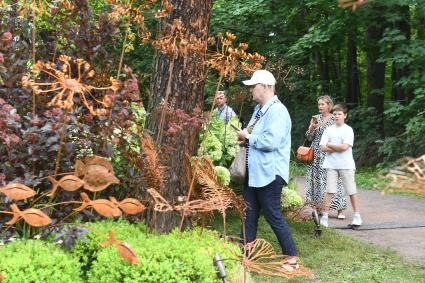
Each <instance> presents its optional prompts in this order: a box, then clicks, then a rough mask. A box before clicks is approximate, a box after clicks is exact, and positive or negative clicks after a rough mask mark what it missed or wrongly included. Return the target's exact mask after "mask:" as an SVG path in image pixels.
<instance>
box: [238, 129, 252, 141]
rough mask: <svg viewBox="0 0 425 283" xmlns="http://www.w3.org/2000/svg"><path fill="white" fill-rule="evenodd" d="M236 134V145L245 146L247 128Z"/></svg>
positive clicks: (247, 136)
mask: <svg viewBox="0 0 425 283" xmlns="http://www.w3.org/2000/svg"><path fill="white" fill-rule="evenodd" d="M236 134H237V135H238V144H245V140H246V139H249V133H248V129H247V128H245V129H243V130H242V131H237V132H236Z"/></svg>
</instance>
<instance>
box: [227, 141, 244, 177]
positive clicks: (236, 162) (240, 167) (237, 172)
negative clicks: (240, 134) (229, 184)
mask: <svg viewBox="0 0 425 283" xmlns="http://www.w3.org/2000/svg"><path fill="white" fill-rule="evenodd" d="M229 171H230V178H231V179H232V181H234V182H235V183H238V184H243V182H244V181H245V176H246V147H244V146H243V147H240V149H239V152H238V153H236V156H235V159H233V162H232V165H230V168H229Z"/></svg>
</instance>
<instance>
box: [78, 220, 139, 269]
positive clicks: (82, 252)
mask: <svg viewBox="0 0 425 283" xmlns="http://www.w3.org/2000/svg"><path fill="white" fill-rule="evenodd" d="M87 226H88V228H89V229H90V232H89V233H87V235H86V237H87V240H88V241H81V240H80V241H77V243H76V244H75V247H74V249H73V251H72V252H73V254H74V255H75V257H77V258H78V259H79V261H80V262H81V265H82V269H83V270H84V272H87V271H88V270H89V269H90V267H91V264H92V261H93V260H95V259H96V258H97V254H98V252H99V251H100V250H102V249H103V248H102V247H101V246H100V245H99V243H101V242H104V241H106V239H107V238H108V233H109V232H110V231H115V233H116V237H117V239H118V240H125V241H126V242H129V243H130V244H133V242H138V241H144V240H145V238H146V234H147V229H146V226H145V224H144V223H143V222H140V223H137V224H130V223H129V222H127V221H125V220H120V221H113V220H107V221H99V222H91V223H88V224H87ZM117 256H118V255H117Z"/></svg>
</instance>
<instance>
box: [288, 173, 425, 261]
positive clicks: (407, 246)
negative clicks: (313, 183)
mask: <svg viewBox="0 0 425 283" xmlns="http://www.w3.org/2000/svg"><path fill="white" fill-rule="evenodd" d="M296 182H297V184H298V186H299V192H300V194H301V195H302V196H304V186H305V178H301V177H300V178H296ZM359 202H360V212H361V215H362V219H363V224H364V225H363V226H362V227H363V228H365V229H369V228H371V229H373V228H375V227H395V226H409V227H411V226H422V227H421V228H394V229H377V230H358V231H356V230H351V229H341V230H339V231H341V232H343V233H347V234H350V235H352V236H354V237H356V238H358V239H361V240H363V241H366V242H370V243H374V244H376V245H380V246H384V247H390V248H393V249H395V250H396V251H398V252H399V253H400V254H401V255H403V256H404V257H406V258H409V259H414V260H418V261H421V262H423V263H425V227H424V226H425V199H421V198H415V197H409V196H399V195H392V194H385V195H381V193H380V192H376V191H370V190H364V189H360V190H359ZM345 215H346V220H338V219H336V212H331V213H330V215H329V226H330V227H345V226H346V225H348V224H350V223H351V218H352V210H351V206H349V207H348V209H347V210H346V211H345Z"/></svg>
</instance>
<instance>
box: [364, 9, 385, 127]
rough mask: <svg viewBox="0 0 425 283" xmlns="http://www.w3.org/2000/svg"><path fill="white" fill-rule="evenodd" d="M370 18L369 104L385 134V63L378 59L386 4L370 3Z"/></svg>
mask: <svg viewBox="0 0 425 283" xmlns="http://www.w3.org/2000/svg"><path fill="white" fill-rule="evenodd" d="M369 9H370V18H369V21H368V22H367V23H366V24H367V26H366V43H365V49H366V53H367V59H366V61H367V87H368V94H367V105H368V106H369V107H373V108H374V109H375V110H376V112H377V115H378V125H376V126H377V130H378V131H379V134H380V135H383V134H384V132H383V131H384V120H383V113H384V86H385V63H383V62H380V61H378V58H379V56H380V49H379V47H380V45H379V41H380V40H381V39H382V36H383V33H384V30H385V17H383V16H382V13H383V11H384V10H385V7H384V6H380V5H378V4H376V5H372V4H371V5H370V6H369Z"/></svg>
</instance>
